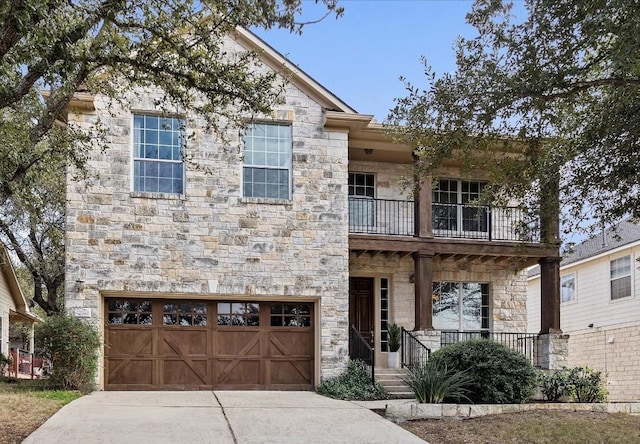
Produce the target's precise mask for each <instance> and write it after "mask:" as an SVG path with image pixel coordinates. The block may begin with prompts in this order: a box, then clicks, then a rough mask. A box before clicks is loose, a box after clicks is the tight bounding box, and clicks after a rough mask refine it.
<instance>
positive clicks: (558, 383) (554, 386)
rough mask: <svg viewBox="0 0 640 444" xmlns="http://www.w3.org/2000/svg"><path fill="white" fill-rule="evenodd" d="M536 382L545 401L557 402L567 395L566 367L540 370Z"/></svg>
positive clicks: (567, 376) (567, 379)
mask: <svg viewBox="0 0 640 444" xmlns="http://www.w3.org/2000/svg"><path fill="white" fill-rule="evenodd" d="M538 384H539V386H540V391H541V392H542V396H543V397H544V399H546V400H547V401H552V402H558V401H560V400H561V399H562V398H564V397H566V396H568V395H569V387H570V384H569V374H568V371H567V369H566V367H564V368H562V369H560V370H555V371H553V370H552V371H540V372H539V373H538Z"/></svg>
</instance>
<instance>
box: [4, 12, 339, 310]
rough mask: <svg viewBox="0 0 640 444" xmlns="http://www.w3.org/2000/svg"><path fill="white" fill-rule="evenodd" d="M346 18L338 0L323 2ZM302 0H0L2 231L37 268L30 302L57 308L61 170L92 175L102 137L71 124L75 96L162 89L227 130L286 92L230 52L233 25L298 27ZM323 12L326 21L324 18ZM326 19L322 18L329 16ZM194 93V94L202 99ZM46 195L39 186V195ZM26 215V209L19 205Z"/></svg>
mask: <svg viewBox="0 0 640 444" xmlns="http://www.w3.org/2000/svg"><path fill="white" fill-rule="evenodd" d="M316 1H317V2H319V3H322V4H323V6H324V7H325V11H326V15H325V16H324V17H327V16H328V15H330V14H335V15H336V16H340V15H341V14H342V8H341V7H338V5H337V0H316ZM302 4H303V3H302V0H263V1H254V0H72V1H66V0H32V1H23V0H18V1H10V2H3V3H2V4H0V140H2V145H1V146H0V205H2V207H1V208H2V212H1V214H0V232H1V233H2V235H3V236H2V237H3V239H2V241H3V243H5V244H6V245H7V247H8V248H9V249H11V250H14V251H15V254H16V255H17V257H18V258H20V260H21V261H22V263H23V264H24V265H25V266H26V267H27V268H28V269H29V272H30V274H31V276H32V277H33V279H34V300H35V301H36V302H37V303H38V304H40V305H41V306H42V308H43V309H44V310H45V311H47V312H49V313H51V312H54V311H57V309H58V306H57V301H56V297H57V294H58V292H59V289H60V288H61V285H62V282H63V280H64V270H63V268H62V267H63V265H62V261H61V258H62V256H63V254H62V252H63V243H62V237H61V233H62V230H63V227H64V225H63V220H64V218H63V216H64V191H63V188H61V187H63V186H64V182H65V181H64V175H65V167H68V166H71V167H73V168H72V169H71V170H72V171H77V172H78V174H87V173H88V172H87V171H86V168H85V164H86V160H87V154H88V152H89V149H90V148H92V147H93V146H94V144H95V143H100V141H101V140H102V141H104V135H105V134H104V131H103V128H101V126H100V123H99V122H98V123H96V125H95V126H94V127H93V128H91V129H90V130H89V131H88V132H87V131H86V130H85V131H80V130H79V129H78V128H76V127H74V126H73V125H68V124H66V111H67V110H68V109H69V107H70V105H71V104H72V102H71V101H72V98H73V97H74V94H76V93H78V92H89V93H91V94H100V95H101V96H102V97H104V98H106V99H107V100H112V101H116V102H117V101H120V100H123V97H124V96H125V95H126V94H127V93H133V92H135V90H136V88H140V87H142V88H144V87H159V88H160V89H161V90H162V91H163V92H164V98H163V100H161V101H160V103H158V106H160V107H162V108H164V107H166V106H168V105H169V104H170V105H173V106H178V107H180V109H181V110H184V111H185V112H192V113H194V114H196V113H197V114H200V115H201V116H202V117H203V118H204V119H205V120H206V123H207V125H208V127H209V128H212V129H214V130H218V131H219V133H223V132H224V131H222V130H224V129H225V125H234V124H236V123H238V122H239V121H240V119H241V118H242V117H246V116H247V115H253V114H257V113H266V112H268V111H269V110H270V109H271V107H272V106H273V105H274V104H276V103H277V102H278V101H279V100H280V97H281V92H282V85H281V84H280V83H279V82H277V75H276V73H273V72H264V71H260V70H256V69H255V66H256V62H257V57H258V54H256V53H253V52H249V51H248V52H245V53H239V54H230V53H228V52H227V50H228V48H227V47H226V46H225V43H224V42H225V37H226V36H228V35H230V34H232V33H233V32H234V30H235V29H236V27H237V26H242V27H245V28H250V27H264V28H271V27H280V28H285V29H288V30H289V31H291V32H297V33H299V32H301V30H302V28H303V26H304V25H305V24H307V23H301V22H299V21H298V20H297V17H298V16H299V15H300V13H301V12H302ZM324 17H322V18H324ZM322 18H320V19H322ZM194 98H198V100H194ZM43 192H44V193H48V194H42V193H43ZM21 211H22V212H23V213H20V212H21Z"/></svg>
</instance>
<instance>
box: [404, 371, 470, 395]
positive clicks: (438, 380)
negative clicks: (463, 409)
mask: <svg viewBox="0 0 640 444" xmlns="http://www.w3.org/2000/svg"><path fill="white" fill-rule="evenodd" d="M403 381H404V383H405V384H407V385H408V386H409V387H410V388H411V390H413V393H414V394H415V395H416V399H417V400H418V402H421V403H425V402H427V403H438V404H439V403H441V402H444V401H451V402H460V401H461V400H466V401H468V400H469V398H468V397H467V393H469V389H468V388H467V387H468V386H469V385H470V384H471V383H472V382H473V380H472V379H471V377H470V376H469V374H468V373H467V372H466V371H464V370H454V369H450V368H447V365H446V364H445V363H444V361H441V360H429V361H427V362H426V363H424V364H422V365H419V366H417V367H416V368H414V369H413V370H410V371H409V373H408V374H407V376H405V377H404V378H403Z"/></svg>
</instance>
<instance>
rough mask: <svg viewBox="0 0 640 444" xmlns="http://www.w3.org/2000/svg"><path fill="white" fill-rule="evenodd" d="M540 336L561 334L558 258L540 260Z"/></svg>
mask: <svg viewBox="0 0 640 444" xmlns="http://www.w3.org/2000/svg"><path fill="white" fill-rule="evenodd" d="M538 263H539V264H540V316H541V319H540V325H541V330H540V333H541V334H549V333H562V330H561V329H560V258H559V257H545V258H542V259H540V261H539V262H538Z"/></svg>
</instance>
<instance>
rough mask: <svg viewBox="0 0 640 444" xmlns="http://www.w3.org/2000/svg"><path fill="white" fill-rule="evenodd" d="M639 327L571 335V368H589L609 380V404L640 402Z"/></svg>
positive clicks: (599, 330)
mask: <svg viewBox="0 0 640 444" xmlns="http://www.w3.org/2000/svg"><path fill="white" fill-rule="evenodd" d="M639 350H640V326H638V325H634V326H627V327H622V328H608V329H605V328H603V329H598V330H595V331H590V332H581V333H572V334H571V335H570V336H569V360H568V365H569V366H570V367H574V366H585V365H586V366H589V367H591V368H592V369H594V370H596V371H601V372H602V373H603V374H604V376H605V379H606V380H607V390H609V396H608V400H609V401H633V400H635V401H638V400H640V379H639V378H638V368H640V353H639Z"/></svg>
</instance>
